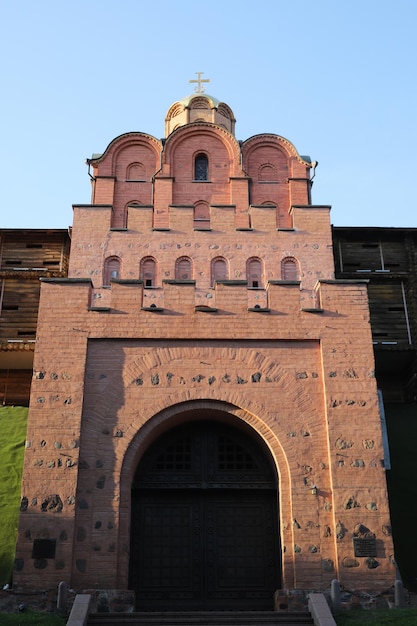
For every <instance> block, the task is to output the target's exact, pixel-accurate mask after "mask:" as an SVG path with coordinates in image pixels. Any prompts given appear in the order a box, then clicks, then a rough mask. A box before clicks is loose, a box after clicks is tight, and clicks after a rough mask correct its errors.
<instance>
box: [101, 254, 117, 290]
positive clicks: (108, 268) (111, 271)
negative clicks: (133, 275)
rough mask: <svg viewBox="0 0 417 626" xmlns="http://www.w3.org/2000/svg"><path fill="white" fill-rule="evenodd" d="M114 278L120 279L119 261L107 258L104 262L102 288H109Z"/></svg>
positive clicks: (115, 258)
mask: <svg viewBox="0 0 417 626" xmlns="http://www.w3.org/2000/svg"><path fill="white" fill-rule="evenodd" d="M116 278H120V259H119V257H117V256H109V257H108V258H107V259H106V260H105V261H104V271H103V287H110V282H111V281H112V280H114V279H116Z"/></svg>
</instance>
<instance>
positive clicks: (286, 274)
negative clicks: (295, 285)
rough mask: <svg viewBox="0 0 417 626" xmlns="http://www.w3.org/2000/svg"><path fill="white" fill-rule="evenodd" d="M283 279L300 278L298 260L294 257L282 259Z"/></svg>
mask: <svg viewBox="0 0 417 626" xmlns="http://www.w3.org/2000/svg"><path fill="white" fill-rule="evenodd" d="M281 276H282V280H300V272H299V268H298V261H297V259H294V257H286V258H285V259H282V261H281Z"/></svg>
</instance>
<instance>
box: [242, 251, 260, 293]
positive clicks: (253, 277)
mask: <svg viewBox="0 0 417 626" xmlns="http://www.w3.org/2000/svg"><path fill="white" fill-rule="evenodd" d="M246 280H247V281H248V287H250V288H251V289H262V288H263V280H262V261H261V259H258V258H253V259H249V260H248V262H247V264H246Z"/></svg>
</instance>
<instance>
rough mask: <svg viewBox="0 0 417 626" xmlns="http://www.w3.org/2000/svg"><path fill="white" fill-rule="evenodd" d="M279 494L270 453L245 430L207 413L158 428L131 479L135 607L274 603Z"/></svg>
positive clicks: (249, 607)
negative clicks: (159, 431)
mask: <svg viewBox="0 0 417 626" xmlns="http://www.w3.org/2000/svg"><path fill="white" fill-rule="evenodd" d="M277 493H278V491H277V477H276V472H275V469H274V467H273V464H272V460H271V458H270V456H269V452H268V450H267V449H266V447H265V446H264V445H263V444H262V442H261V441H260V440H259V441H258V440H257V439H254V438H253V436H251V435H249V434H248V432H243V431H242V430H241V429H238V428H235V427H231V426H230V425H228V424H224V423H222V422H217V421H208V420H205V421H197V422H193V423H187V424H183V425H181V426H177V427H175V428H173V429H172V430H170V431H169V432H168V433H165V434H164V435H162V436H161V437H159V438H158V439H157V440H156V441H155V442H154V443H153V444H152V445H151V446H150V448H149V449H148V450H147V452H146V453H145V454H144V456H143V458H142V460H141V462H140V463H139V466H138V468H137V471H136V475H135V478H134V482H133V485H132V520H131V557H130V588H131V589H134V590H135V592H136V598H137V609H138V610H159V611H161V610H162V611H163V610H228V609H229V610H232V609H246V610H262V609H265V610H269V609H272V603H273V593H274V591H275V589H277V588H279V587H280V586H281V584H280V583H281V581H280V570H281V565H280V546H279V533H278V511H277V509H278V504H277Z"/></svg>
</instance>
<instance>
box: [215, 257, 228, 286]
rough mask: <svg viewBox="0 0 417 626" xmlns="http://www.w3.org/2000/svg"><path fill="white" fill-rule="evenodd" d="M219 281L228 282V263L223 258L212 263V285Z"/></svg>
mask: <svg viewBox="0 0 417 626" xmlns="http://www.w3.org/2000/svg"><path fill="white" fill-rule="evenodd" d="M217 280H227V263H226V260H225V259H223V258H222V257H217V258H216V259H213V261H212V262H211V284H212V285H214V283H215V282H216V281H217Z"/></svg>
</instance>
